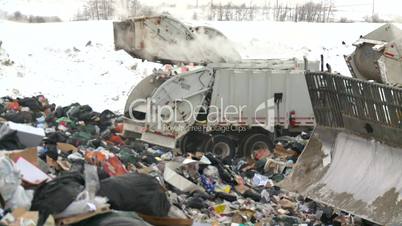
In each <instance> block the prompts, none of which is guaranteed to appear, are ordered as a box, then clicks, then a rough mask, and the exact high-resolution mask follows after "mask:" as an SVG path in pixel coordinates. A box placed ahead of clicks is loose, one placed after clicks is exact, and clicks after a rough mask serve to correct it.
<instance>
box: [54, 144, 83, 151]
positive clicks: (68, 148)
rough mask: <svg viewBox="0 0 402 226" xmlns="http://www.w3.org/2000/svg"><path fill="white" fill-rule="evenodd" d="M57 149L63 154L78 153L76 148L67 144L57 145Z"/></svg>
mask: <svg viewBox="0 0 402 226" xmlns="http://www.w3.org/2000/svg"><path fill="white" fill-rule="evenodd" d="M57 149H58V150H60V151H62V152H65V153H68V152H76V151H78V148H76V147H75V146H74V145H71V144H67V143H57Z"/></svg>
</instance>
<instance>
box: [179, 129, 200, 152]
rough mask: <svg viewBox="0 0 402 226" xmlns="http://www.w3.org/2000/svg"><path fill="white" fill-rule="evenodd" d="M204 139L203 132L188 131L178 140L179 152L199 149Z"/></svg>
mask: <svg viewBox="0 0 402 226" xmlns="http://www.w3.org/2000/svg"><path fill="white" fill-rule="evenodd" d="M205 139H206V136H205V135H204V134H201V133H198V132H189V133H187V134H186V135H184V137H183V138H182V139H181V141H180V150H181V153H183V154H184V153H194V152H196V151H203V150H201V145H202V143H203V141H204V140H205Z"/></svg>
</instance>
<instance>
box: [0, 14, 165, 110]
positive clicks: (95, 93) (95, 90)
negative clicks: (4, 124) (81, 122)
mask: <svg viewBox="0 0 402 226" xmlns="http://www.w3.org/2000/svg"><path fill="white" fill-rule="evenodd" d="M0 40H2V41H3V45H2V48H3V54H2V55H3V56H2V57H3V58H5V56H4V55H5V54H8V55H9V56H8V57H9V58H10V59H11V60H12V61H14V62H15V63H14V65H12V66H4V65H0V96H4V95H13V96H19V95H23V96H29V95H37V94H44V95H45V96H47V97H48V98H49V99H50V101H52V102H54V103H57V104H60V105H68V104H70V103H72V102H80V103H81V104H90V105H91V106H93V108H94V109H95V110H98V111H101V110H103V109H106V108H109V109H111V110H114V111H120V112H121V111H122V109H123V107H124V102H125V99H126V95H127V93H128V92H129V90H130V88H131V87H132V86H133V85H135V84H136V83H137V82H139V81H140V80H141V79H142V78H143V77H144V76H145V75H146V74H149V73H151V72H152V69H153V68H154V67H158V66H159V65H158V64H153V63H141V60H138V59H134V58H132V57H130V56H129V55H128V54H126V53H125V52H124V51H115V50H114V45H113V33H112V22H110V21H100V22H68V23H47V24H23V23H13V22H7V21H2V22H0ZM88 41H91V45H89V46H86V44H87V43H88ZM135 65H137V68H136V69H134V68H135Z"/></svg>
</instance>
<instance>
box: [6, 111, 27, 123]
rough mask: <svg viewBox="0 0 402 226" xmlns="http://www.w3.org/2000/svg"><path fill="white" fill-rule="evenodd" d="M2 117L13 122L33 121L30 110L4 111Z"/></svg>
mask: <svg viewBox="0 0 402 226" xmlns="http://www.w3.org/2000/svg"><path fill="white" fill-rule="evenodd" d="M4 118H5V119H6V120H7V121H11V122H15V123H31V122H33V116H32V113H31V112H28V111H21V112H14V111H10V112H7V113H5V115H4Z"/></svg>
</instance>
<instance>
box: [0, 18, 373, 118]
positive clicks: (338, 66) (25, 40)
mask: <svg viewBox="0 0 402 226" xmlns="http://www.w3.org/2000/svg"><path fill="white" fill-rule="evenodd" d="M197 23H198V24H200V23H201V22H197ZM202 24H207V25H210V26H213V27H215V28H217V29H219V30H221V31H222V32H223V33H224V34H225V35H226V36H227V37H228V38H229V39H231V40H233V42H234V43H235V45H236V47H237V49H238V50H239V52H240V53H241V55H242V56H243V57H244V58H260V59H261V58H292V57H297V58H299V59H302V58H303V56H307V57H308V58H309V59H310V60H318V59H319V57H320V54H324V57H325V60H326V62H328V63H330V64H331V65H332V68H333V70H335V71H339V72H341V73H342V74H345V75H348V74H349V72H348V69H347V67H346V64H345V63H344V60H343V55H344V54H349V53H350V52H352V51H353V47H352V45H351V44H352V43H353V42H354V41H356V40H357V39H358V38H359V36H360V35H364V34H366V33H368V32H370V31H371V30H373V29H375V28H376V27H379V26H380V24H367V23H351V24H312V23H289V22H285V23H279V22H242V23H240V22H206V23H202ZM0 40H1V41H3V44H2V46H1V47H2V48H1V49H0V61H4V59H7V58H9V59H11V60H12V61H14V64H13V65H10V66H6V65H3V64H1V63H0V96H4V95H12V96H29V95H37V94H44V95H45V96H47V97H48V98H49V99H50V101H52V102H54V103H57V104H60V105H67V104H70V103H72V102H80V103H82V104H90V105H91V106H93V107H94V109H95V110H98V111H100V110H103V109H105V108H108V109H111V110H114V111H119V112H122V110H123V108H124V102H125V99H126V97H127V94H128V92H129V90H130V88H131V87H132V86H134V85H135V84H137V83H138V82H139V81H140V80H141V79H142V78H143V77H144V76H146V75H147V74H150V73H151V72H152V69H153V68H155V67H160V66H161V65H159V64H155V63H150V62H141V60H138V59H134V58H131V57H130V56H129V55H127V54H126V53H125V52H123V51H115V50H114V46H113V29H112V22H111V21H89V22H65V23H47V24H24V23H15V22H9V21H0ZM88 41H91V45H89V46H86V44H87V42H88ZM342 41H345V42H346V45H342Z"/></svg>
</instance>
